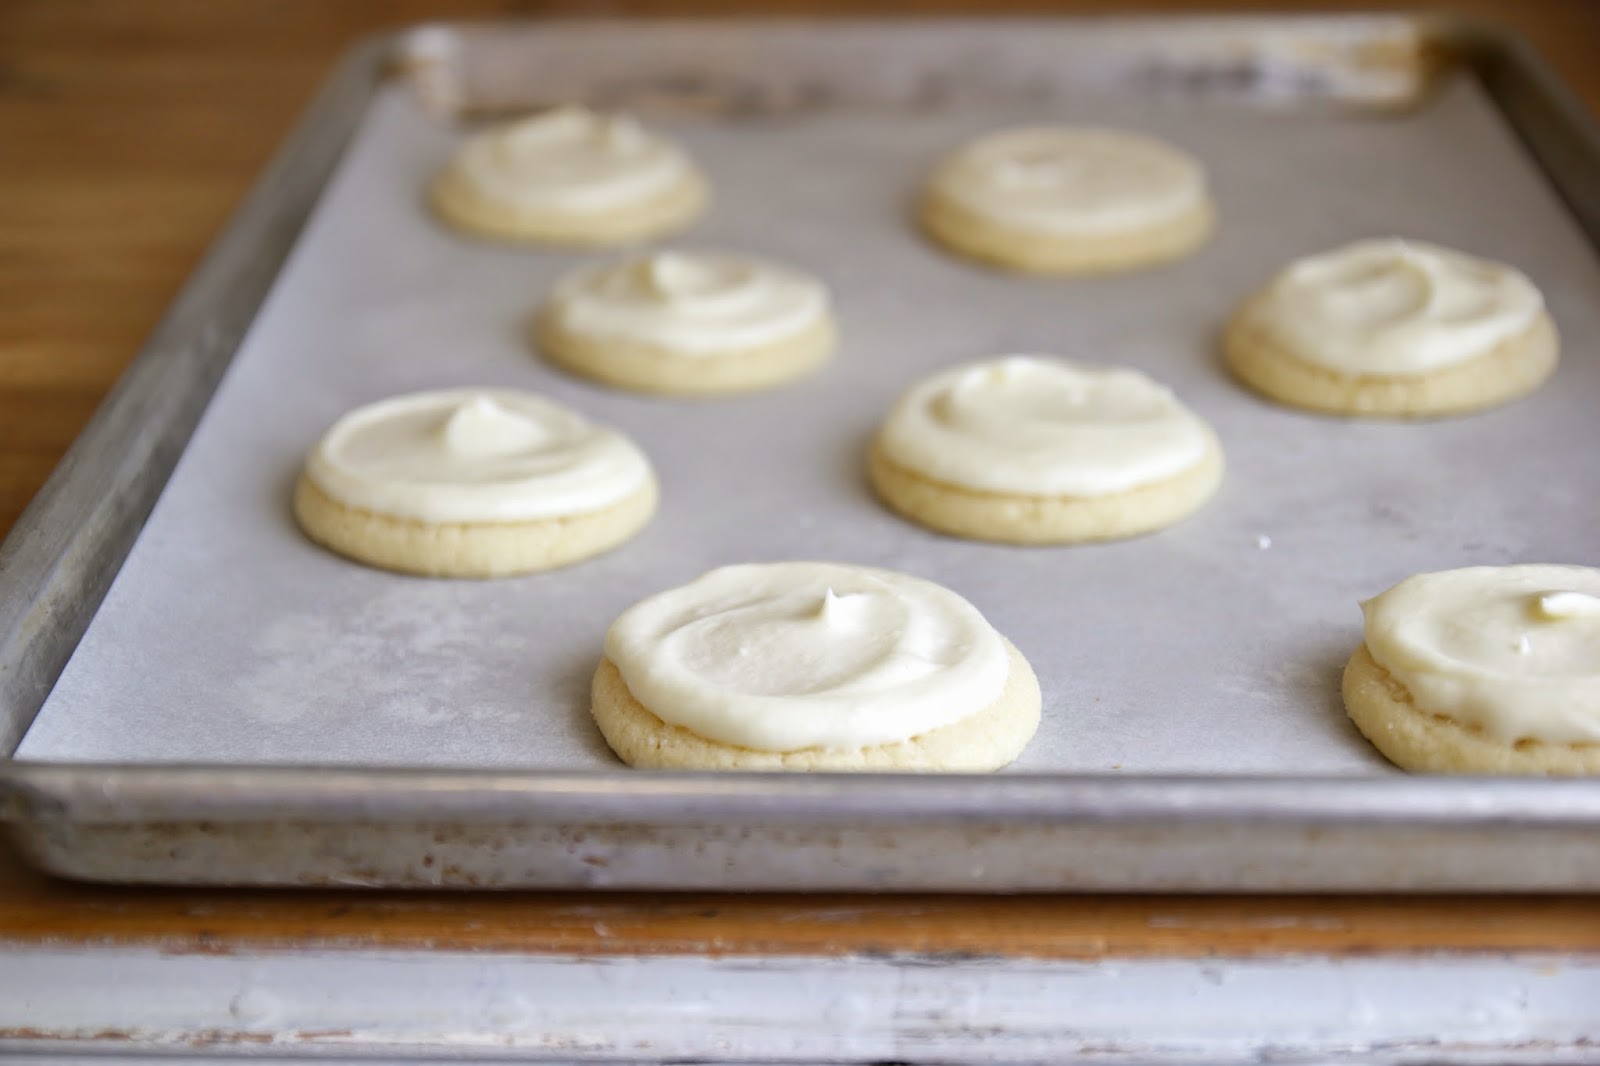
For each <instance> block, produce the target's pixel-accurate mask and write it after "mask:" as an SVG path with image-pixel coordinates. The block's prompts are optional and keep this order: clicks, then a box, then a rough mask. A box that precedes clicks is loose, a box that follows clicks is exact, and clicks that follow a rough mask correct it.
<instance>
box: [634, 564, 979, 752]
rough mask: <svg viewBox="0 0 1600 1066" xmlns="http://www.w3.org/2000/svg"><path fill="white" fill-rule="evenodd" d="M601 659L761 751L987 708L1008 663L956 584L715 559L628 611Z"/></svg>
mask: <svg viewBox="0 0 1600 1066" xmlns="http://www.w3.org/2000/svg"><path fill="white" fill-rule="evenodd" d="M606 657H607V658H608V659H610V660H611V662H612V663H614V664H615V665H616V667H617V670H618V672H620V673H621V675H622V678H623V680H624V681H625V682H627V685H628V689H629V690H630V691H631V692H632V693H633V695H634V696H635V697H636V698H637V699H638V700H639V701H640V702H641V703H642V704H644V705H645V706H646V707H647V708H649V710H650V711H651V712H652V713H654V714H655V715H656V716H657V717H658V718H660V719H662V720H663V721H665V722H668V723H671V724H673V725H679V726H682V727H684V728H685V729H688V730H690V731H692V732H694V733H697V734H699V735H700V736H702V737H705V738H707V739H709V740H716V741H720V742H722V743H724V744H734V745H738V746H741V747H746V748H752V749H755V750H757V751H802V750H805V749H807V748H823V749H828V750H842V751H851V750H855V749H859V748H864V747H870V746H875V745H880V744H893V743H897V742H899V741H902V740H907V739H910V738H911V737H914V736H918V735H920V734H923V733H926V732H929V731H930V730H934V729H937V728H939V727H941V726H946V725H950V724H952V723H954V722H958V721H960V720H961V719H963V718H967V717H969V716H971V715H973V714H976V713H978V712H979V711H981V710H983V709H984V708H985V707H987V706H989V705H990V704H991V703H993V702H994V701H995V700H996V699H998V698H999V696H1000V694H1001V692H1002V691H1003V690H1004V688H1005V683H1006V678H1007V675H1008V674H1009V673H1010V661H1009V655H1008V650H1007V647H1006V643H1005V641H1004V640H1003V639H1002V638H1001V636H1000V635H999V634H998V633H996V632H995V631H994V629H993V627H991V626H990V625H989V623H988V622H987V621H985V620H984V617H983V616H982V615H981V614H979V613H978V610H977V608H975V607H973V606H972V605H971V604H970V603H968V602H967V601H966V600H964V599H962V598H961V597H960V596H958V595H956V594H955V593H954V592H951V591H950V590H949V589H946V588H943V587H941V586H939V585H936V584H934V583H933V582H931V581H924V580H922V579H920V578H915V577H910V576H908V575H905V574H899V573H895V572H893V571H889V570H877V569H871V568H867V567H859V566H844V565H840V564H833V563H768V564H759V565H745V566H725V567H722V568H721V569H718V570H713V571H711V572H710V573H708V574H705V575H703V576H702V577H700V578H698V579H696V580H694V581H692V582H690V583H689V584H687V585H683V586H681V587H679V588H675V589H671V590H669V591H667V592H662V593H660V594H658V595H655V596H652V597H650V598H649V599H646V600H644V601H642V602H640V603H638V604H636V605H635V606H633V607H631V608H629V609H628V610H627V611H625V612H623V614H622V615H621V616H620V617H619V618H618V619H617V620H616V622H615V624H613V625H612V627H611V631H610V632H609V633H608V634H607V635H606Z"/></svg>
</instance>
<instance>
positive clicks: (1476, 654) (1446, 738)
mask: <svg viewBox="0 0 1600 1066" xmlns="http://www.w3.org/2000/svg"><path fill="white" fill-rule="evenodd" d="M1362 609H1363V610H1364V611H1365V613H1366V631H1365V639H1364V641H1363V643H1362V644H1361V646H1360V647H1359V648H1357V649H1356V652H1355V654H1354V655H1353V656H1351V658H1350V662H1349V664H1348V665H1347V666H1346V667H1345V670H1344V704H1345V709H1346V710H1347V711H1348V712H1349V714H1350V717H1351V719H1352V720H1353V721H1354V722H1355V724H1356V726H1357V728H1359V729H1360V730H1361V732H1362V733H1364V734H1366V737H1367V739H1368V740H1370V741H1372V743H1373V745H1374V746H1375V747H1376V748H1377V749H1378V750H1379V751H1381V752H1383V754H1384V755H1386V756H1387V757H1388V758H1389V759H1390V760H1391V761H1392V762H1394V763H1396V764H1398V765H1400V766H1402V767H1404V768H1406V769H1407V770H1425V771H1435V772H1444V773H1500V774H1594V773H1600V570H1595V569H1592V568H1590V567H1584V566H1549V565H1530V566H1498V567H1496V566H1477V567H1469V568H1467V569H1464V570H1445V571H1442V572H1440V573H1434V574H1419V575H1418V576H1416V577H1411V578H1407V579H1406V580H1405V581H1402V582H1400V584H1398V585H1396V586H1395V587H1394V588H1392V589H1390V590H1389V591H1387V592H1385V593H1383V594H1382V595H1380V596H1377V597H1374V598H1373V599H1371V600H1368V601H1367V602H1366V603H1365V604H1363V605H1362Z"/></svg>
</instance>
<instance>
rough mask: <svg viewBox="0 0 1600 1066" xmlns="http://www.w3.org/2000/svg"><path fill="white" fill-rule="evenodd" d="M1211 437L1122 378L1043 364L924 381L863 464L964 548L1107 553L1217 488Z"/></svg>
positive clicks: (971, 367) (980, 367)
mask: <svg viewBox="0 0 1600 1066" xmlns="http://www.w3.org/2000/svg"><path fill="white" fill-rule="evenodd" d="M1222 468H1223V460H1222V446H1221V445H1220V444H1219V443H1218V441H1217V438H1216V434H1214V433H1213V432H1212V430H1211V428H1210V427H1209V426H1208V425H1206V423H1205V422H1204V421H1203V420H1201V419H1200V418H1199V417H1198V416H1197V415H1195V414H1194V413H1193V412H1192V411H1190V410H1189V409H1188V408H1187V407H1185V406H1184V405H1183V404H1182V403H1181V402H1179V400H1178V399H1177V398H1176V397H1175V396H1173V395H1172V393H1171V391H1170V390H1168V389H1167V388H1165V387H1164V386H1162V385H1160V384H1157V383H1156V382H1155V381H1153V380H1151V379H1150V378H1149V377H1146V376H1145V375H1144V374H1141V373H1139V372H1138V371H1137V370H1129V369H1125V368H1120V367H1110V366H1099V365H1096V364H1093V363H1079V362H1071V361H1068V360H1065V359H1055V358H1050V357H1048V356H1038V355H1010V356H1005V357H1003V358H999V359H992V360H989V361H987V362H982V363H972V364H968V365H966V366H960V367H957V368H955V369H954V370H947V371H945V372H943V373H941V374H936V375H934V376H933V377H931V378H928V379H927V380H925V381H922V382H919V383H918V384H916V385H914V386H912V388H911V389H910V390H909V391H908V392H906V394H905V395H904V396H902V397H901V398H900V400H899V402H898V403H896V404H895V406H894V408H893V409H892V410H891V411H890V412H889V416H888V418H887V419H885V420H884V423H883V426H882V428H881V429H880V430H879V431H878V435H877V439H876V440H875V441H874V442H873V444H872V447H871V450H870V453H869V455H868V460H867V472H868V476H869V478H870V479H871V481H872V485H873V487H874V488H875V489H876V490H877V492H878V495H879V496H880V497H882V499H883V500H884V502H885V503H887V504H888V505H889V506H890V507H892V508H893V509H894V510H896V511H898V512H900V513H901V514H903V515H905V516H906V517H908V518H911V519H913V520H915V521H917V522H920V523H922V524H923V525H926V526H929V527H931V528H933V529H937V530H940V531H941V532H945V533H953V534H955V535H956V536H960V537H971V538H974V539H977V540H995V541H1005V542H1009V543H1015V544H1064V543H1071V542H1074V541H1090V540H1109V539H1114V538H1118V537H1130V536H1133V535H1135V534H1138V533H1147V532H1150V531H1151V530H1155V529H1160V528H1161V527H1163V526H1167V525H1171V524H1172V523H1174V522H1177V521H1178V520H1180V519H1182V518H1185V517H1187V516H1188V515H1190V514H1192V513H1193V512H1194V511H1195V510H1197V509H1198V508H1199V507H1200V505H1201V504H1203V503H1204V502H1205V501H1206V500H1207V499H1209V498H1210V497H1211V495H1212V494H1213V493H1214V492H1216V490H1217V486H1218V485H1219V484H1220V483H1221V480H1222Z"/></svg>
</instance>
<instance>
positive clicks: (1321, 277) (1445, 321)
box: [1252, 238, 1544, 375]
mask: <svg viewBox="0 0 1600 1066" xmlns="http://www.w3.org/2000/svg"><path fill="white" fill-rule="evenodd" d="M1543 309H1544V298H1543V297H1542V296H1541V295H1540V293H1539V290H1538V289H1537V288H1536V287H1535V286H1534V284H1533V282H1531V281H1529V280H1528V278H1527V277H1526V276H1524V275H1523V274H1521V273H1520V272H1518V271H1516V270H1514V269H1512V268H1511V267H1509V266H1506V265H1504V264H1501V263H1494V262H1490V261H1489V260H1487V259H1478V258H1476V257H1474V256H1470V255H1466V254H1463V253H1461V252H1457V251H1452V250H1451V249H1449V248H1441V247H1439V246H1438V245H1434V244H1425V243H1423V242H1421V241H1407V240H1400V239H1397V238H1390V239H1384V240H1364V241H1357V242H1355V243H1354V244H1348V245H1345V246H1344V247H1342V248H1336V249H1334V250H1332V251H1329V252H1324V253H1322V254H1320V255H1314V256H1310V257H1308V258H1305V259H1300V260H1296V261H1295V262H1293V263H1291V264H1290V265H1289V266H1288V267H1287V268H1285V269H1284V270H1283V271H1282V272H1281V273H1280V274H1279V275H1278V276H1277V277H1276V278H1275V279H1274V280H1273V281H1272V283H1271V284H1270V285H1269V286H1268V287H1267V289H1266V292H1265V293H1264V295H1263V296H1262V297H1261V298H1259V299H1258V300H1257V302H1256V303H1255V305H1254V309H1253V311H1252V316H1253V318H1254V321H1255V323H1256V324H1257V325H1258V326H1260V327H1262V328H1264V329H1265V330H1267V331H1268V332H1270V333H1271V334H1272V335H1273V336H1274V337H1276V338H1277V339H1278V340H1279V341H1280V342H1281V343H1283V344H1284V345H1286V346H1287V347H1289V348H1290V349H1292V350H1293V352H1294V354H1295V355H1296V356H1298V357H1299V358H1301V359H1304V360H1307V361H1309V362H1312V363H1316V364H1318V365H1321V366H1325V367H1328V368H1329V369H1332V370H1337V371H1340V372H1342V373H1364V374H1383V375H1406V374H1425V373H1427V372H1428V371H1430V370H1433V369H1435V368H1437V367H1442V366H1448V365H1450V364H1453V363H1460V362H1464V361H1466V360H1469V359H1472V358H1474V357H1476V356H1480V355H1484V354H1486V353H1487V352H1488V351H1489V350H1490V349H1492V348H1494V347H1495V346H1496V345H1498V344H1500V343H1501V342H1503V341H1506V340H1509V339H1511V338H1512V337H1515V336H1517V335H1518V334H1520V333H1522V332H1523V331H1525V330H1527V329H1528V327H1530V326H1531V325H1533V323H1534V320H1535V319H1536V318H1537V317H1538V316H1539V313H1540V312H1541V311H1542V310H1543Z"/></svg>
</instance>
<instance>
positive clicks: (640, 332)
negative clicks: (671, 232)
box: [551, 251, 828, 355]
mask: <svg viewBox="0 0 1600 1066" xmlns="http://www.w3.org/2000/svg"><path fill="white" fill-rule="evenodd" d="M827 311H828V296H827V290H826V289H825V288H824V287H823V286H822V284H821V282H819V281H817V280H816V279H815V278H812V277H810V276H809V275H806V274H802V273H801V272H799V271H798V270H794V269H792V268H789V267H785V266H780V265H779V264H777V263H773V262H770V261H767V260H763V259H758V258H756V257H754V256H741V255H733V254H729V253H725V252H684V251H678V252H657V253H654V254H649V255H641V256H635V257H630V258H627V259H623V260H619V261H614V262H611V263H606V264H602V265H600V266H597V267H591V268H588V269H585V270H580V271H578V272H577V273H576V274H573V275H571V276H569V277H568V278H567V279H565V280H564V281H562V282H561V283H560V284H559V285H558V286H557V287H556V291H555V294H554V296H553V297H552V301H551V313H552V314H554V315H556V316H557V321H558V322H559V323H560V324H561V326H562V327H563V328H564V329H565V330H566V331H568V332H572V333H579V334H586V335H594V336H614V337H621V338H624V339H628V340H632V341H636V342H638V343H641V344H648V345H651V346H654V347H661V348H667V349H670V350H672V351H674V352H677V353H681V354H685V355H716V354H721V353H724V352H730V351H748V350H750V349H753V348H759V347H763V346H765V345H769V344H777V343H779V342H781V341H783V340H785V339H787V338H789V337H792V336H796V335H798V334H800V333H803V332H804V331H806V330H807V329H810V328H812V327H813V326H815V325H816V324H817V323H818V322H820V321H821V320H822V319H823V318H824V317H825V316H826V315H827Z"/></svg>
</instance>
